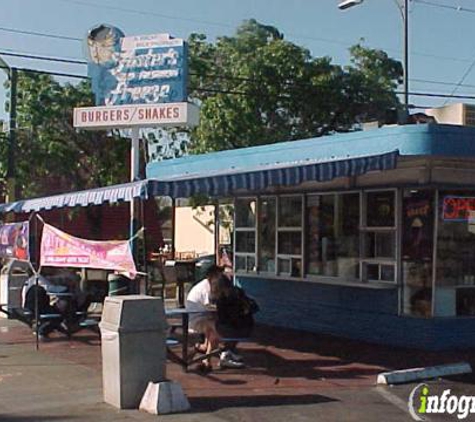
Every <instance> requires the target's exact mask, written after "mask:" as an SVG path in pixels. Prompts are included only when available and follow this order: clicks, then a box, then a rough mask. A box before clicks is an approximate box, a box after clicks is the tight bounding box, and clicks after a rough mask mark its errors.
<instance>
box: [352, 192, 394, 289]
mask: <svg viewBox="0 0 475 422" xmlns="http://www.w3.org/2000/svg"><path fill="white" fill-rule="evenodd" d="M373 192H393V193H394V224H393V226H368V225H367V221H368V215H367V209H368V201H367V198H368V196H367V195H368V193H373ZM398 192H399V190H398V189H397V188H375V189H364V190H362V191H361V193H362V194H361V196H360V201H361V206H360V210H361V213H360V271H359V272H360V274H359V276H360V281H361V282H362V283H389V284H394V285H397V284H398V274H399V249H400V246H399V242H398V238H399V235H398V233H399V232H400V231H401V229H400V228H398V226H400V224H398V222H399V218H400V210H399V204H400V202H401V201H400V198H399V194H398ZM367 233H394V258H388V257H374V258H366V257H365V252H366V244H365V241H366V240H365V237H366V234H367ZM366 265H378V266H379V268H378V272H379V277H381V268H382V266H384V265H392V266H393V267H394V280H382V279H381V278H379V279H378V280H371V279H369V278H367V277H365V266H366Z"/></svg>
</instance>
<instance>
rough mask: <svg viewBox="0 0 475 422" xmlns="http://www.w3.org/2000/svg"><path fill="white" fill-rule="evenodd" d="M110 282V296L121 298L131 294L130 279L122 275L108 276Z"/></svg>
mask: <svg viewBox="0 0 475 422" xmlns="http://www.w3.org/2000/svg"><path fill="white" fill-rule="evenodd" d="M107 281H108V282H109V296H120V295H127V294H129V285H130V283H131V280H130V278H127V277H125V276H123V275H120V274H109V275H108V276H107Z"/></svg>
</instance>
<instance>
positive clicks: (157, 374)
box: [99, 295, 166, 409]
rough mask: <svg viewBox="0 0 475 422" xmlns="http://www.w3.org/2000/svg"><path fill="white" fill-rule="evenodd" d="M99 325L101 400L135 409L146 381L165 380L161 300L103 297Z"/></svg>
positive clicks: (164, 331) (163, 328) (123, 407)
mask: <svg viewBox="0 0 475 422" xmlns="http://www.w3.org/2000/svg"><path fill="white" fill-rule="evenodd" d="M99 327H100V329H101V338H102V380H103V391H104V401H105V402H106V403H109V404H111V405H113V406H115V407H117V408H119V409H137V408H138V407H139V405H140V400H141V399H142V396H143V394H144V392H145V390H146V388H147V385H148V383H149V382H161V381H164V380H165V365H166V320H165V312H164V309H163V301H162V299H161V298H158V297H151V296H144V295H129V296H113V297H111V296H109V297H106V300H105V302H104V310H103V312H102V320H101V322H100V324H99Z"/></svg>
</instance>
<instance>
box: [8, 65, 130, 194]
mask: <svg viewBox="0 0 475 422" xmlns="http://www.w3.org/2000/svg"><path fill="white" fill-rule="evenodd" d="M17 103H18V105H17V113H18V118H17V125H18V132H17V154H16V172H17V183H18V184H19V188H20V193H21V196H22V197H31V196H38V195H44V194H51V193H54V191H61V192H64V191H73V190H79V189H87V188H93V187H98V186H105V185H109V184H113V183H120V182H125V181H127V173H128V171H127V166H126V164H125V163H126V162H127V154H128V148H129V143H128V141H127V140H126V139H125V138H123V137H121V136H119V134H118V133H117V132H106V131H79V130H76V129H75V128H74V127H73V126H72V114H73V109H74V107H79V106H86V105H91V104H92V103H93V97H92V94H91V90H90V85H89V83H88V82H81V83H79V84H77V85H71V84H65V85H61V84H60V83H58V82H57V81H55V80H54V79H52V78H51V77H50V76H48V75H43V74H33V73H20V77H19V81H18V101H17ZM7 109H8V105H7ZM2 161H3V160H2Z"/></svg>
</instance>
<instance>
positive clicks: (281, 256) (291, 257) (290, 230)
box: [275, 193, 306, 280]
mask: <svg viewBox="0 0 475 422" xmlns="http://www.w3.org/2000/svg"><path fill="white" fill-rule="evenodd" d="M305 196H306V195H305V194H303V193H301V194H298V193H297V194H284V195H278V196H276V199H277V201H276V210H277V212H276V225H275V236H276V238H275V275H276V276H277V277H287V278H292V279H302V280H303V279H304V278H305V268H304V267H303V264H304V258H303V257H304V256H305V241H304V221H305V206H304V205H305ZM294 197H300V198H301V204H302V205H301V220H300V222H301V224H300V227H290V226H283V227H280V225H279V223H280V221H279V220H280V201H281V199H282V198H294ZM299 232H300V251H301V253H300V255H298V254H280V253H279V233H299ZM298 259H299V260H300V266H301V271H300V276H292V275H291V273H292V272H290V273H281V272H280V271H279V260H289V261H290V268H291V269H292V260H298ZM291 271H292V270H291Z"/></svg>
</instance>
